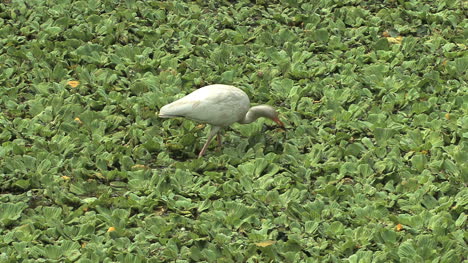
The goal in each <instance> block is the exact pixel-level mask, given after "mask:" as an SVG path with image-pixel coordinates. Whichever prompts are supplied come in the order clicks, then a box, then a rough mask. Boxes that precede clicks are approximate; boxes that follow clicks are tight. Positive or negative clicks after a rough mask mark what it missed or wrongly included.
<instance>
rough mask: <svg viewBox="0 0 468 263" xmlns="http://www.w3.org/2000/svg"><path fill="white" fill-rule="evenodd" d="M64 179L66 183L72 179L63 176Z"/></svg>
mask: <svg viewBox="0 0 468 263" xmlns="http://www.w3.org/2000/svg"><path fill="white" fill-rule="evenodd" d="M62 179H63V180H65V181H69V180H70V177H69V176H66V175H64V176H62Z"/></svg>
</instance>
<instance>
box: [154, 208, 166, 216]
mask: <svg viewBox="0 0 468 263" xmlns="http://www.w3.org/2000/svg"><path fill="white" fill-rule="evenodd" d="M166 210H167V209H166V208H165V207H162V206H161V207H158V208H156V211H154V213H155V214H156V215H157V216H162V215H164V213H165V212H166Z"/></svg>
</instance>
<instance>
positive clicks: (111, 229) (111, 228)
mask: <svg viewBox="0 0 468 263" xmlns="http://www.w3.org/2000/svg"><path fill="white" fill-rule="evenodd" d="M112 231H115V227H113V226H111V227H109V229H107V232H112Z"/></svg>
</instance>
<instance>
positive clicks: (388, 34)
mask: <svg viewBox="0 0 468 263" xmlns="http://www.w3.org/2000/svg"><path fill="white" fill-rule="evenodd" d="M382 36H383V37H390V33H388V32H387V31H384V32H382Z"/></svg>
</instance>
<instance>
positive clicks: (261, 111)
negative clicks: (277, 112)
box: [239, 105, 274, 124]
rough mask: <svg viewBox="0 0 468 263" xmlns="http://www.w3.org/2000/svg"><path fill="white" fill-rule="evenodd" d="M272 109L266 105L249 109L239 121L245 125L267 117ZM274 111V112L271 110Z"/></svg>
mask: <svg viewBox="0 0 468 263" xmlns="http://www.w3.org/2000/svg"><path fill="white" fill-rule="evenodd" d="M272 110H273V109H272V108H271V107H270V106H268V105H258V106H254V107H251V108H250V109H249V111H248V112H247V113H246V114H245V117H244V119H243V120H241V121H239V123H241V124H247V123H251V122H254V121H255V120H256V119H258V118H260V117H269V116H270V115H271V111H272ZM273 111H274V110H273Z"/></svg>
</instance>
